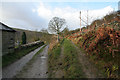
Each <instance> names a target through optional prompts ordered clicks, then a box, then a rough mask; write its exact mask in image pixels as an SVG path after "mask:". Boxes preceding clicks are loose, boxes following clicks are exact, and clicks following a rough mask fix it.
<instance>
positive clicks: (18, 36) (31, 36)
mask: <svg viewBox="0 0 120 80" xmlns="http://www.w3.org/2000/svg"><path fill="white" fill-rule="evenodd" d="M14 30H16V33H15V42H17V41H19V42H21V41H22V33H23V32H25V33H26V36H27V43H30V42H34V41H37V40H41V41H46V42H48V43H49V41H50V38H51V36H52V34H48V33H42V32H37V31H30V30H23V29H17V28H14Z"/></svg>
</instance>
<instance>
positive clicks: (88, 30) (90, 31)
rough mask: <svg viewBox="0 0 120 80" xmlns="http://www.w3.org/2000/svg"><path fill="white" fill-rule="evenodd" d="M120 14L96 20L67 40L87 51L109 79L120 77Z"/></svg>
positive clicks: (112, 14) (69, 36)
mask: <svg viewBox="0 0 120 80" xmlns="http://www.w3.org/2000/svg"><path fill="white" fill-rule="evenodd" d="M119 15H120V12H114V13H111V14H109V15H106V16H104V17H103V19H99V20H95V21H93V23H92V24H91V25H89V26H87V27H84V28H82V31H76V32H74V33H73V34H71V35H67V36H66V38H68V39H70V40H71V41H72V42H74V43H75V44H76V45H78V46H79V47H80V48H82V49H84V50H85V51H86V53H87V54H86V55H87V56H89V57H90V60H91V61H92V62H94V63H95V64H96V65H97V66H98V68H99V69H100V70H102V71H103V72H104V73H105V74H106V76H107V77H111V78H113V77H114V78H115V77H118V76H119V74H120V73H119V72H118V69H119V67H120V66H119V58H120V54H119V53H120V16H119Z"/></svg>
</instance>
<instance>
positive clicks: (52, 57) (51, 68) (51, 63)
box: [48, 43, 61, 78]
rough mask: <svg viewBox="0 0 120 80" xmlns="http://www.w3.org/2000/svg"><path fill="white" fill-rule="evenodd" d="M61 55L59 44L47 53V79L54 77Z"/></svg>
mask: <svg viewBox="0 0 120 80" xmlns="http://www.w3.org/2000/svg"><path fill="white" fill-rule="evenodd" d="M60 53H61V44H60V43H57V44H56V45H55V46H54V47H53V48H52V50H50V51H49V52H48V54H49V56H48V72H49V74H48V77H49V78H54V77H55V72H56V71H57V68H58V60H59V57H60Z"/></svg>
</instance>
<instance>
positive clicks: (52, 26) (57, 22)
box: [48, 17, 66, 41]
mask: <svg viewBox="0 0 120 80" xmlns="http://www.w3.org/2000/svg"><path fill="white" fill-rule="evenodd" d="M65 23H66V21H65V19H62V18H59V17H53V18H52V19H51V20H50V22H49V24H48V29H49V30H50V31H51V32H52V33H55V34H57V35H58V38H57V40H58V41H59V33H60V29H61V28H62V27H63V25H65Z"/></svg>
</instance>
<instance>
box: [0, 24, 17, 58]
mask: <svg viewBox="0 0 120 80" xmlns="http://www.w3.org/2000/svg"><path fill="white" fill-rule="evenodd" d="M15 32H16V31H15V30H13V29H12V28H10V27H8V26H7V25H5V24H3V23H1V22H0V38H2V39H1V40H0V44H1V45H2V46H1V48H0V49H2V51H1V52H2V56H3V55H5V54H8V53H13V52H14V48H15Z"/></svg>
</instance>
